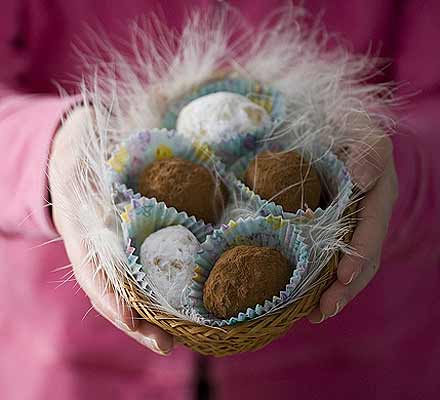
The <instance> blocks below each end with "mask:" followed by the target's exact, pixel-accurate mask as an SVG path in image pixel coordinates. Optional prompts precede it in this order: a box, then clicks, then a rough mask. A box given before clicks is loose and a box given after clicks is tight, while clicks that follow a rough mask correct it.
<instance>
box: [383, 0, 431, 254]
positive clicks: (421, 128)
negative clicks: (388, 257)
mask: <svg viewBox="0 0 440 400" xmlns="http://www.w3.org/2000/svg"><path fill="white" fill-rule="evenodd" d="M399 25H400V27H401V28H400V30H399V32H398V35H396V39H397V40H396V44H395V54H394V58H395V63H394V79H395V81H397V82H402V87H401V88H400V90H399V91H398V95H400V96H404V97H405V98H406V102H407V105H405V106H403V107H402V108H401V110H400V111H399V120H400V127H399V130H398V132H397V134H396V135H395V136H394V138H393V142H394V147H395V158H396V165H397V172H398V176H399V185H400V196H399V201H398V204H397V207H396V210H395V213H394V216H393V223H392V225H391V228H392V231H391V237H393V238H395V239H396V240H395V242H396V249H397V248H399V246H402V245H405V243H406V246H407V244H408V243H411V245H412V246H413V248H417V247H419V248H420V251H423V250H422V249H424V251H427V252H428V251H431V252H432V251H435V252H437V254H439V255H440V251H439V250H438V246H437V247H436V248H435V250H434V246H433V243H434V241H435V238H436V237H438V233H437V232H438V226H437V223H435V222H437V221H440V157H439V154H438V153H439V149H440V58H439V57H438V54H440V2H438V1H437V0H426V1H417V0H410V1H408V2H406V3H405V6H403V7H401V11H400V13H399ZM431 222H432V223H431ZM393 233H394V235H393ZM397 242H399V243H400V245H398V244H397ZM393 247H394V246H393ZM405 248H406V247H405ZM430 249H431V250H430Z"/></svg>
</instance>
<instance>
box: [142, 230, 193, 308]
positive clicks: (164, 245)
mask: <svg viewBox="0 0 440 400" xmlns="http://www.w3.org/2000/svg"><path fill="white" fill-rule="evenodd" d="M199 250H200V243H199V242H198V240H197V238H196V237H195V236H194V235H193V233H192V232H191V231H190V230H188V229H187V228H185V227H183V226H181V225H176V226H169V227H167V228H163V229H160V230H158V231H156V232H154V233H152V234H151V235H150V236H148V237H147V238H146V239H145V240H144V242H143V243H142V246H141V249H140V261H141V264H142V266H143V271H144V272H145V274H146V275H147V278H148V281H149V284H150V286H151V288H152V289H153V290H154V291H155V292H157V293H158V294H161V295H162V296H163V297H164V298H165V299H166V301H167V302H168V304H169V305H171V306H172V307H174V308H176V309H177V308H180V307H181V306H182V298H183V291H184V289H185V288H186V287H187V285H188V284H189V283H190V282H191V279H192V276H193V274H194V267H195V256H196V254H197V252H198V251H199Z"/></svg>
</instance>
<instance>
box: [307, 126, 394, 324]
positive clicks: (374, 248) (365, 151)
mask: <svg viewBox="0 0 440 400" xmlns="http://www.w3.org/2000/svg"><path fill="white" fill-rule="evenodd" d="M392 153H393V147H392V143H391V140H390V139H389V137H387V136H384V135H383V134H382V135H380V134H378V135H375V134H374V133H373V134H372V135H371V136H369V140H368V141H367V142H364V143H363V144H362V145H358V147H353V148H349V149H348V152H347V153H346V154H347V167H348V169H349V170H350V172H351V175H352V177H353V180H354V182H355V183H356V185H357V186H358V188H359V189H360V190H361V191H362V192H363V193H364V196H365V197H363V199H362V200H361V201H360V204H359V209H360V211H359V214H358V217H359V223H358V225H357V227H356V229H355V231H354V234H353V238H352V241H351V246H352V247H353V248H354V250H355V251H356V253H357V255H349V254H345V255H344V256H343V257H342V260H341V261H340V263H339V265H338V269H337V280H336V281H335V282H334V283H333V284H332V285H331V286H330V287H329V288H328V289H327V290H326V291H325V292H324V293H323V294H322V296H321V299H320V303H319V306H318V307H317V308H316V309H314V310H313V311H312V312H311V313H310V314H309V316H308V317H307V318H308V319H309V321H310V322H312V323H321V322H323V321H324V320H326V319H327V318H330V317H334V316H335V315H337V314H338V313H340V312H341V310H342V309H343V308H344V307H345V306H346V305H347V304H348V303H349V302H350V301H351V300H353V298H354V297H355V296H357V295H358V294H359V293H360V292H361V291H362V290H363V289H364V288H365V287H366V286H367V285H368V283H369V282H370V281H371V280H372V279H373V277H374V276H375V274H376V272H377V271H378V269H379V264H380V256H381V252H382V245H383V242H384V240H385V237H386V234H387V230H388V223H389V220H390V218H391V214H392V209H393V206H394V203H395V202H396V200H397V197H398V182H397V176H396V170H395V167H394V160H393V154H392Z"/></svg>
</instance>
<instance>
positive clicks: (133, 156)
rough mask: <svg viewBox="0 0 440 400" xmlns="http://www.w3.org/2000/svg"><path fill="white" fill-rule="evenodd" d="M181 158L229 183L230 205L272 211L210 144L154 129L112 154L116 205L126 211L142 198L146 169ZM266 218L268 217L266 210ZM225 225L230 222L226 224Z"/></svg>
mask: <svg viewBox="0 0 440 400" xmlns="http://www.w3.org/2000/svg"><path fill="white" fill-rule="evenodd" d="M172 157H180V158H183V159H186V160H189V161H192V162H195V163H197V164H200V165H203V166H204V167H206V168H207V169H209V170H211V171H213V172H214V173H215V174H216V176H218V177H219V179H221V180H222V181H223V183H224V184H225V186H226V187H227V189H228V192H229V200H230V202H235V201H237V200H243V201H245V202H246V204H247V206H248V207H250V209H251V210H252V211H253V212H255V213H258V212H259V210H268V209H271V207H272V206H271V205H268V204H267V203H268V202H267V201H265V200H262V199H261V198H259V197H257V196H253V195H252V193H250V192H249V191H247V190H245V188H244V187H243V185H242V184H241V183H240V182H239V181H238V180H237V179H236V178H235V176H234V175H233V174H231V173H230V172H227V171H226V168H225V166H224V164H223V163H222V162H221V161H220V160H219V159H218V158H217V157H216V155H215V154H214V152H213V151H212V149H210V148H209V147H208V146H206V145H197V144H194V143H191V142H190V141H189V140H188V139H186V138H184V137H183V136H181V135H179V134H178V133H177V132H176V131H168V130H166V129H153V130H151V131H143V132H139V133H136V134H134V135H132V136H130V137H129V138H128V139H127V140H126V141H125V142H124V143H122V144H121V145H120V146H119V147H118V148H117V149H116V150H115V151H114V153H113V154H112V157H111V158H110V160H109V161H108V179H109V184H110V185H111V186H113V189H114V202H115V204H116V206H117V208H118V209H119V210H120V211H123V210H124V207H125V206H126V205H127V204H130V201H131V199H140V198H141V197H142V196H141V195H140V194H139V193H138V178H139V175H140V174H141V173H142V171H143V170H144V168H145V167H146V166H147V165H149V164H151V163H153V162H154V161H156V160H161V159H165V158H172ZM265 215H267V213H266V211H265ZM222 222H229V221H224V220H222Z"/></svg>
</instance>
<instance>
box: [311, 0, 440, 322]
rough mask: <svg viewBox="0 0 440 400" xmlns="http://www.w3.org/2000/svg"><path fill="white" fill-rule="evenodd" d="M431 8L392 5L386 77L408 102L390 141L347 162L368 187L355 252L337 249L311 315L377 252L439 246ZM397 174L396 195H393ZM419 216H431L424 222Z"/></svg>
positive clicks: (363, 281) (335, 299)
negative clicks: (330, 277)
mask: <svg viewBox="0 0 440 400" xmlns="http://www.w3.org/2000/svg"><path fill="white" fill-rule="evenodd" d="M439 11H440V5H439V3H438V2H435V0H428V1H425V2H420V1H417V0H413V1H408V2H406V3H405V5H404V6H403V7H402V8H401V9H396V10H395V16H396V20H397V21H398V24H399V27H400V29H397V30H396V34H395V39H396V43H395V48H394V51H395V52H394V56H393V59H394V68H393V78H394V80H395V81H396V82H403V83H404V84H405V85H404V86H402V87H401V88H400V90H399V91H398V92H397V96H398V97H399V96H403V98H406V99H407V100H408V101H407V103H409V104H407V105H406V106H405V107H402V108H400V109H399V110H397V114H398V115H397V120H398V121H399V126H398V129H397V131H396V134H395V135H393V137H392V143H391V141H390V140H389V139H385V140H383V141H380V142H378V143H377V144H376V145H374V146H373V147H372V151H371V152H370V155H371V158H369V157H366V159H365V160H366V161H367V162H363V163H361V164H360V165H359V169H354V170H352V174H353V176H354V179H355V181H357V183H358V184H359V183H362V182H361V181H362V180H363V177H366V179H367V183H368V182H370V184H369V185H366V186H365V185H361V186H364V187H366V188H367V189H368V190H367V191H366V196H365V198H364V199H363V201H362V203H361V208H362V211H361V214H360V219H361V222H360V223H359V225H358V227H357V229H356V231H355V233H354V236H353V241H352V245H353V246H354V247H355V248H357V250H358V252H359V254H360V256H359V257H352V256H349V255H345V256H344V258H343V259H342V260H341V263H340V265H339V267H338V280H337V281H336V282H335V283H334V284H333V285H332V286H331V287H330V288H329V289H328V290H327V291H326V292H325V293H324V294H323V296H322V297H321V301H320V305H319V307H318V308H317V309H316V310H314V311H313V312H312V314H311V315H310V316H309V319H310V320H311V321H312V322H322V321H323V320H325V319H326V318H328V317H331V316H334V315H336V314H338V313H339V312H340V311H341V310H342V308H343V307H344V306H345V305H346V304H347V303H348V302H350V301H351V300H352V299H353V298H354V297H355V296H356V295H357V294H359V293H360V291H361V290H363V289H364V288H365V287H366V286H367V285H368V283H369V282H370V281H371V279H373V277H374V275H375V274H376V272H377V270H378V268H379V265H380V259H381V258H382V260H383V261H384V260H387V259H388V258H389V257H390V258H391V257H393V259H396V258H398V257H401V258H402V257H407V256H409V253H408V251H407V249H408V245H409V244H410V248H412V249H417V253H416V254H418V255H425V256H426V255H427V254H429V255H430V257H429V260H432V262H433V263H438V261H439V260H440V250H439V248H438V246H437V247H436V246H434V245H433V241H432V238H434V237H436V233H435V232H436V230H437V229H438V226H437V225H436V224H435V222H434V221H438V220H439V218H440V209H439V207H438V206H437V205H436V204H437V203H438V199H439V198H440V163H439V161H438V154H437V153H438V148H439V146H440V134H439V132H440V117H439V110H440V61H439V59H438V57H435V55H436V54H438V53H439V51H440V46H439V42H438V37H439V36H440V23H439V22H440V21H439V17H438V16H439V15H440V14H439ZM408 95H409V97H408ZM391 151H392V153H393V155H394V159H395V161H396V166H394V161H393V157H392V156H391ZM371 166H373V168H371ZM358 171H359V172H360V173H359V174H358ZM362 171H366V173H365V172H364V173H362ZM396 172H397V175H396ZM396 178H397V179H396ZM397 180H398V183H399V187H400V190H399V191H400V195H399V199H398V201H397V202H396V198H397ZM395 202H396V204H395V205H396V206H395V208H394V210H393V205H394V203H395ZM390 219H391V223H390V232H389V233H388V237H389V238H391V239H392V240H389V241H388V242H387V246H386V247H385V248H384V249H383V252H382V245H383V243H384V240H385V238H386V235H387V230H388V224H389V222H390ZM427 219H428V220H429V221H432V222H433V223H426V222H425V221H427ZM421 222H423V223H421ZM381 256H382V257H381ZM414 261H415V262H417V260H416V259H415V260H414ZM432 266H434V265H430V266H429V267H432Z"/></svg>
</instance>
